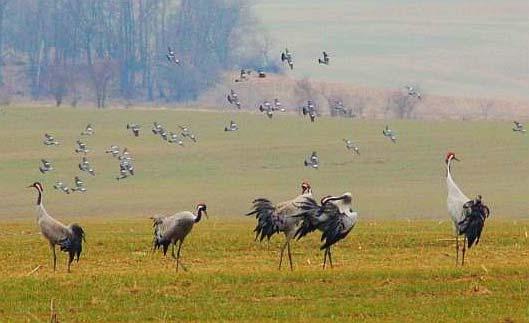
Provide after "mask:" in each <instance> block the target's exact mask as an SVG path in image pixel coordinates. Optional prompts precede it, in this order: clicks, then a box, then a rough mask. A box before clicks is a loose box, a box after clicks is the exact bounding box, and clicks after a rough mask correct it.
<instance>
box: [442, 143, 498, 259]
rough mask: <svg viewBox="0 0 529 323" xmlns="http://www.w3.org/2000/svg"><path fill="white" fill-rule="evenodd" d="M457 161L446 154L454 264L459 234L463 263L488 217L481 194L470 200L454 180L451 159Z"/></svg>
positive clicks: (454, 157) (453, 156) (449, 154)
mask: <svg viewBox="0 0 529 323" xmlns="http://www.w3.org/2000/svg"><path fill="white" fill-rule="evenodd" d="M454 160H455V161H459V159H457V157H456V155H455V154H454V153H453V152H449V153H448V154H447V155H446V159H445V162H446V186H447V189H448V197H447V199H446V202H447V206H448V212H449V213H450V216H451V218H452V224H453V226H454V235H455V238H456V265H457V264H459V236H460V235H464V237H463V249H462V258H461V265H464V264H465V252H466V249H467V240H468V248H469V249H470V248H471V247H472V246H473V245H474V243H475V244H478V242H479V238H480V237H481V231H482V230H483V226H484V225H485V219H486V218H488V217H489V215H490V210H489V208H488V207H487V206H486V205H484V204H483V203H482V202H481V195H478V196H477V198H476V199H474V200H470V199H469V198H468V197H467V196H466V195H465V194H463V192H462V191H461V189H459V187H458V186H457V184H456V183H455V182H454V179H453V178H452V173H451V165H452V161H454Z"/></svg>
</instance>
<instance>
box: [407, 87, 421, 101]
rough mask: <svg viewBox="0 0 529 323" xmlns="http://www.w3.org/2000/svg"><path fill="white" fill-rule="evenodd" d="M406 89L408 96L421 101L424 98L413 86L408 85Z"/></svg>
mask: <svg viewBox="0 0 529 323" xmlns="http://www.w3.org/2000/svg"><path fill="white" fill-rule="evenodd" d="M404 88H405V89H406V90H407V91H408V95H409V96H411V97H415V98H417V99H419V100H420V99H421V98H422V95H421V92H419V91H418V90H417V89H416V88H414V87H413V86H409V85H406V86H405V87H404Z"/></svg>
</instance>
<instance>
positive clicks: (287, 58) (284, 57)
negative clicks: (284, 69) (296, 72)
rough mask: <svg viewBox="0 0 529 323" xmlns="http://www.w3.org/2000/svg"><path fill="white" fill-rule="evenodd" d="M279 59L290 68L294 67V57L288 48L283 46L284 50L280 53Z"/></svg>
mask: <svg viewBox="0 0 529 323" xmlns="http://www.w3.org/2000/svg"><path fill="white" fill-rule="evenodd" d="M281 61H282V62H283V63H285V62H286V63H287V64H288V66H289V67H290V69H291V70H293V69H294V58H293V57H292V53H291V52H290V51H289V50H288V48H285V51H284V52H282V53H281Z"/></svg>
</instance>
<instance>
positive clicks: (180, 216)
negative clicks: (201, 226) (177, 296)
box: [151, 203, 208, 271]
mask: <svg viewBox="0 0 529 323" xmlns="http://www.w3.org/2000/svg"><path fill="white" fill-rule="evenodd" d="M202 214H204V215H205V216H206V217H207V216H208V213H207V206H206V204H205V203H199V204H198V205H197V208H196V215H195V214H193V213H192V212H189V211H184V212H178V213H176V214H174V215H171V216H161V215H157V216H153V217H151V219H152V220H153V227H154V239H153V250H156V249H160V248H162V251H163V254H164V256H165V255H167V250H168V249H169V245H172V246H173V248H172V252H171V255H172V256H173V258H175V259H176V271H178V267H179V265H180V251H181V249H182V244H183V243H184V240H185V238H186V237H187V235H188V234H189V233H190V232H191V230H192V229H193V226H194V225H195V224H196V223H199V222H200V220H201V219H202ZM177 243H178V251H177V253H176V256H175V252H174V247H175V245H176V244H177ZM182 267H183V266H182ZM184 269H185V268H184Z"/></svg>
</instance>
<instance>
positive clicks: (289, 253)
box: [287, 241, 294, 271]
mask: <svg viewBox="0 0 529 323" xmlns="http://www.w3.org/2000/svg"><path fill="white" fill-rule="evenodd" d="M287 244H288V261H289V262H290V271H292V270H294V269H293V268H292V253H291V251H290V241H288V242H287Z"/></svg>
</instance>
